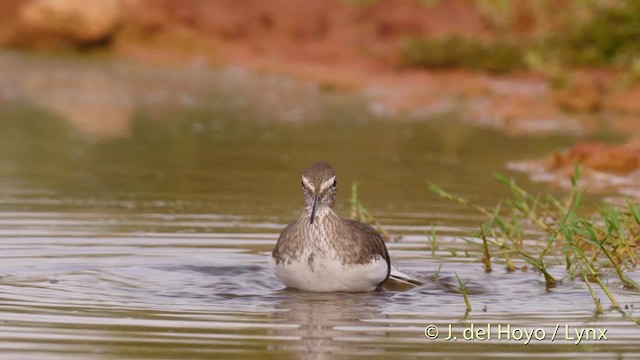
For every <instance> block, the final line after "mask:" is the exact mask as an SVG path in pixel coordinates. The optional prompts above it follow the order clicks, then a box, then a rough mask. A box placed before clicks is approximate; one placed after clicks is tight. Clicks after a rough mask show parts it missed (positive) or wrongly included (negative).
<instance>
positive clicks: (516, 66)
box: [400, 35, 526, 73]
mask: <svg viewBox="0 0 640 360" xmlns="http://www.w3.org/2000/svg"><path fill="white" fill-rule="evenodd" d="M400 55H401V59H402V61H403V63H404V64H406V65H409V66H415V67H425V68H436V69H447V68H464V69H468V70H474V71H486V72H490V73H506V72H511V71H515V70H523V69H526V63H525V58H524V56H523V49H521V48H520V46H519V45H518V44H516V43H514V42H508V41H504V40H492V41H487V42H483V41H480V40H477V39H470V38H466V37H462V36H459V35H451V36H447V37H442V38H423V37H415V38H410V39H407V40H406V41H405V42H404V44H403V46H402V47H401V50H400Z"/></svg>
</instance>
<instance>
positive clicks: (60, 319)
mask: <svg viewBox="0 0 640 360" xmlns="http://www.w3.org/2000/svg"><path fill="white" fill-rule="evenodd" d="M370 108H371V104H368V103H367V102H366V101H365V100H363V99H359V98H358V97H357V96H355V95H353V94H342V93H332V92H323V91H322V89H321V88H318V87H317V86H315V85H313V84H305V83H296V82H293V81H291V80H289V79H286V78H283V77H276V76H269V75H250V74H247V73H244V72H243V71H241V70H239V69H234V68H227V69H222V70H219V71H211V70H207V69H206V67H204V66H203V65H202V64H200V63H198V62H197V61H194V63H192V64H188V65H186V66H184V67H182V68H179V69H175V68H170V69H167V68H160V67H141V66H136V65H132V64H126V63H122V62H113V61H108V60H99V59H98V60H91V61H79V60H72V59H71V60H70V59H66V60H56V59H34V58H25V57H21V56H17V55H13V54H4V55H2V56H0V244H1V246H2V252H1V253H0V257H1V260H0V358H2V359H59V358H63V359H74V358H75V359H143V358H147V359H187V358H189V359H198V358H301V359H309V358H313V359H334V358H351V357H356V356H367V357H371V358H398V357H407V358H420V357H447V358H470V357H478V358H496V357H513V356H524V357H529V358H550V357H552V358H563V357H584V356H585V355H587V354H588V356H592V357H601V358H623V359H627V358H634V357H637V356H638V349H640V329H639V328H638V326H637V325H635V324H634V323H632V322H630V321H629V320H627V319H624V318H622V316H621V315H620V314H619V313H618V312H616V311H613V310H610V309H608V306H609V302H608V300H607V299H606V297H605V296H604V294H602V293H601V292H598V296H599V297H600V298H601V299H602V301H603V304H604V306H605V309H606V311H605V313H604V314H602V315H599V316H596V315H595V314H594V310H595V306H594V304H593V300H592V298H591V296H590V295H589V293H588V291H587V289H586V286H585V284H584V283H583V282H581V281H571V280H568V279H564V281H563V282H562V283H561V284H560V285H558V286H557V287H555V288H551V289H547V288H546V287H545V285H544V280H543V278H542V277H541V276H540V274H538V273H537V272H535V271H533V270H532V269H531V268H529V269H528V271H520V270H519V271H516V272H514V273H507V272H506V271H505V270H504V266H502V265H503V264H500V263H499V262H498V263H497V264H494V267H495V270H494V271H493V272H492V273H489V274H487V273H485V272H483V270H482V265H481V264H480V263H479V262H478V260H479V258H480V257H481V254H480V253H479V252H478V247H477V246H475V245H473V244H470V243H468V242H466V241H464V240H463V238H464V237H466V235H467V233H468V232H469V231H472V230H476V229H477V225H478V224H479V223H480V222H481V221H482V220H483V218H482V217H481V216H480V215H478V214H476V213H474V212H473V211H471V210H468V209H465V208H461V207H460V206H456V205H454V204H451V203H449V202H447V201H445V200H441V199H439V198H437V197H436V196H434V195H432V194H430V193H429V192H428V190H427V186H426V181H430V182H433V183H436V184H439V185H440V186H442V187H444V188H445V189H447V190H449V191H451V192H454V193H456V194H459V195H462V196H464V197H466V198H469V199H471V200H473V201H475V202H477V203H479V204H482V205H487V206H490V205H492V204H494V203H495V202H496V201H497V200H498V199H499V198H501V197H504V196H505V195H506V192H505V189H503V188H502V187H500V186H499V185H498V184H496V183H495V182H494V181H493V180H492V174H493V172H494V171H500V172H503V173H505V174H508V175H510V176H514V177H515V178H516V179H517V180H518V181H519V182H521V183H522V184H523V185H524V186H526V187H528V188H533V189H546V186H548V185H540V184H536V183H530V182H529V181H528V180H527V178H526V176H525V175H522V174H518V173H511V172H510V171H509V170H507V169H506V167H505V164H506V163H507V162H508V161H512V160H519V159H530V158H537V157H540V156H543V155H544V154H546V153H547V152H549V151H550V150H553V149H557V148H558V147H562V146H567V145H569V144H571V143H573V142H574V141H576V139H574V138H572V137H570V136H563V135H553V136H552V135H547V136H536V137H510V136H508V135H505V134H503V133H501V132H498V131H494V130H489V129H482V128H474V127H471V126H469V125H463V124H461V123H459V122H456V121H455V120H456V119H455V115H451V116H445V117H442V118H440V119H413V120H407V119H400V118H390V119H389V118H378V117H376V116H374V115H372V114H371V113H370V112H369V110H368V109H370ZM316 160H325V161H328V162H330V163H331V164H332V165H333V166H334V167H335V168H336V170H337V172H338V179H339V180H338V181H339V188H340V191H339V199H338V206H337V210H338V212H340V213H341V214H343V215H348V212H349V205H348V199H349V194H350V187H351V184H352V182H353V181H355V180H358V181H360V186H359V193H360V199H361V200H362V201H363V202H364V203H365V204H366V205H367V207H368V208H369V209H370V210H371V211H372V212H373V214H374V215H376V216H377V217H378V219H379V220H380V221H381V222H382V223H383V224H384V225H385V227H386V229H387V230H388V231H389V232H390V233H391V234H392V235H394V236H399V237H400V238H399V239H398V240H397V241H394V242H390V243H389V244H388V246H389V249H390V253H391V256H392V257H393V258H394V259H395V261H396V262H397V264H398V266H399V267H400V268H402V269H403V271H405V272H408V273H411V274H413V275H415V276H416V277H418V278H420V279H422V280H424V281H425V282H426V284H425V285H424V286H423V287H420V288H416V289H413V290H411V291H406V292H400V291H382V292H377V293H371V294H314V293H304V292H299V291H294V290H286V289H283V286H282V284H281V283H280V282H279V281H278V280H277V279H276V278H275V277H274V275H273V274H272V273H271V271H270V270H269V268H268V267H267V264H266V258H267V255H268V253H269V252H270V250H271V249H272V248H273V245H274V244H275V241H276V239H277V236H278V234H279V232H280V230H281V229H282V228H283V227H284V226H285V225H286V224H287V223H288V222H291V221H293V220H294V219H295V218H296V217H297V215H298V214H299V211H300V210H301V206H302V194H301V189H300V188H299V179H300V176H301V173H302V171H303V170H304V168H305V167H306V166H307V165H308V164H309V163H311V162H313V161H316ZM552 190H554V189H552ZM554 191H558V190H554ZM432 227H433V228H434V229H435V230H436V231H437V234H438V248H437V249H434V251H433V254H432V249H431V247H430V243H429V241H428V240H427V237H426V236H425V232H430V231H431V228H432ZM519 265H524V264H519ZM438 268H440V269H439V270H437V269H438ZM551 271H552V272H553V273H554V274H556V275H558V276H559V277H562V276H563V275H564V270H563V269H562V267H561V266H555V267H552V269H551ZM455 273H457V274H458V275H459V276H460V277H461V278H462V279H464V280H465V281H466V280H468V281H469V282H468V284H467V288H468V291H469V293H470V295H469V297H470V301H471V305H472V308H473V310H472V311H471V313H469V314H468V316H466V317H465V306H464V301H463V298H462V296H461V295H460V294H459V293H458V292H457V289H458V284H457V280H456V278H455V275H454V274H455ZM630 276H632V277H633V278H635V279H638V278H639V276H638V275H637V274H634V273H630ZM607 282H608V285H609V287H610V288H611V289H612V291H613V292H614V294H615V296H616V299H617V300H618V301H619V302H620V303H621V304H623V305H626V306H628V307H635V308H638V307H640V294H638V293H637V292H633V291H630V290H624V289H623V288H622V287H621V285H620V283H619V281H617V280H616V277H615V276H614V274H610V276H608V277H607ZM596 291H598V290H596ZM472 324H473V326H474V330H476V331H477V329H478V328H482V327H484V328H486V327H487V326H489V327H490V328H491V330H492V338H491V339H484V338H485V337H486V336H484V337H483V336H482V335H481V334H478V333H476V336H475V337H474V339H471V340H465V339H464V335H465V334H466V335H469V333H470V330H469V331H468V332H467V333H465V331H464V330H466V329H470V326H471V325H472ZM428 325H435V326H436V327H437V328H438V330H439V336H438V337H437V339H434V340H430V339H428V338H427V336H425V328H426V327H427V326H428ZM449 326H451V329H452V330H453V334H452V335H453V336H456V337H457V340H455V341H454V340H449V341H447V340H445V338H446V337H447V335H448V330H449ZM498 326H500V329H499V328H498ZM507 326H509V329H508V331H507V330H505V329H507ZM583 328H586V329H593V334H594V335H595V336H599V335H600V332H601V331H605V330H606V332H605V336H606V340H605V339H600V340H593V339H589V340H583V341H581V342H580V344H578V345H576V344H574V343H575V342H576V339H575V338H576V337H577V336H576V335H575V333H574V332H573V331H575V330H578V331H580V329H583ZM499 330H502V333H500V334H499V333H498V332H499ZM567 330H568V331H569V332H568V333H567ZM523 332H529V333H530V334H532V333H533V332H535V334H536V335H537V336H538V337H542V339H536V338H535V337H532V338H531V339H530V340H529V341H528V343H527V340H526V339H527V338H526V336H525V337H523V338H520V337H521V336H522V333H523ZM554 332H556V336H555V339H554V340H551V338H552V336H553V333H554ZM507 334H508V335H507ZM543 335H544V336H543ZM499 336H500V338H498V337H499ZM507 337H508V338H507ZM483 339H484V340H483ZM525 343H526V344H525Z"/></svg>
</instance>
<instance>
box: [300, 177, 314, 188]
mask: <svg viewBox="0 0 640 360" xmlns="http://www.w3.org/2000/svg"><path fill="white" fill-rule="evenodd" d="M302 182H303V183H304V186H306V187H307V188H309V189H313V186H311V183H310V182H309V179H307V177H306V176H304V175H302Z"/></svg>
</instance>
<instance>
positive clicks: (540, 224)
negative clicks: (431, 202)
mask: <svg viewBox="0 0 640 360" xmlns="http://www.w3.org/2000/svg"><path fill="white" fill-rule="evenodd" d="M580 176H581V168H580V167H576V170H575V172H574V174H573V176H572V184H573V188H572V190H571V192H570V193H569V194H568V195H567V197H566V198H564V199H557V198H555V197H553V196H551V195H548V194H542V195H537V196H534V195H532V194H530V193H528V192H527V191H525V190H524V189H522V188H521V187H519V186H518V185H517V184H516V183H515V181H514V180H513V179H508V178H506V177H504V176H502V175H496V180H497V181H499V182H500V183H502V184H505V185H506V186H508V187H509V189H510V190H511V194H512V196H511V198H509V199H507V200H504V201H501V202H499V203H498V204H497V205H496V207H495V208H494V209H493V210H489V209H486V208H483V207H481V206H478V205H475V204H473V203H470V202H468V201H466V200H464V199H462V198H459V197H457V196H455V195H451V194H449V193H447V192H446V191H444V190H442V189H441V188H439V187H438V186H436V185H433V184H430V189H431V191H433V192H435V193H436V194H438V195H440V196H442V197H444V198H447V199H450V200H452V201H455V202H457V203H459V204H462V205H464V206H467V207H470V208H473V209H476V210H478V211H479V212H480V213H482V214H484V215H486V216H487V218H488V220H487V222H486V223H484V224H482V225H481V226H480V231H479V232H478V233H476V234H473V237H474V238H477V239H479V240H481V242H479V243H478V244H479V246H481V247H482V253H483V263H484V266H485V271H487V272H490V271H491V270H492V264H491V257H492V254H493V256H502V257H503V258H504V260H505V263H506V267H507V270H509V271H514V270H516V269H517V267H516V266H515V264H514V261H513V259H521V260H523V261H525V262H527V263H528V264H530V265H531V266H533V267H535V268H536V269H537V270H539V271H540V273H542V274H543V276H544V279H545V281H546V284H547V286H548V287H553V286H555V285H556V284H557V283H558V282H559V281H561V280H562V279H558V278H556V277H555V276H553V275H552V274H551V273H550V272H549V271H548V266H549V265H550V264H553V265H557V264H559V263H561V264H563V265H564V266H565V268H566V270H567V271H566V275H565V276H564V277H568V278H570V279H572V280H573V279H575V278H576V273H577V274H580V275H582V276H581V278H582V279H584V281H585V282H586V283H587V285H588V288H589V291H590V293H591V295H592V297H593V299H594V302H595V303H596V311H599V312H601V311H602V307H601V304H600V299H598V298H597V296H596V293H595V292H594V291H593V289H592V287H591V283H596V284H597V285H598V286H599V287H600V288H601V289H602V290H603V292H604V293H605V294H606V296H607V297H608V298H609V300H610V302H611V305H612V307H613V308H615V309H616V310H618V311H620V312H621V313H622V314H624V315H625V316H626V317H628V318H631V319H632V320H633V321H635V322H637V323H638V324H640V319H636V318H632V317H631V315H629V314H627V313H626V312H625V311H624V309H623V308H622V307H621V306H620V305H619V304H618V302H617V301H616V299H615V298H614V296H613V295H612V293H611V292H610V291H609V289H608V287H607V285H606V284H605V282H604V281H602V274H603V271H604V270H605V269H607V268H610V269H613V270H614V271H615V273H616V275H617V277H618V278H619V279H620V282H621V284H622V286H623V287H624V288H627V289H633V290H640V284H638V283H637V282H635V281H634V280H633V279H631V278H629V277H628V276H627V275H626V274H625V271H628V270H631V269H633V268H635V267H636V266H637V259H638V255H637V254H636V252H635V249H636V247H637V246H638V244H639V243H640V205H636V204H633V203H632V202H630V201H628V202H627V203H626V206H624V207H621V206H613V205H607V206H603V207H602V208H601V209H600V210H599V211H598V212H597V213H596V214H594V215H589V216H583V215H581V214H580V207H581V204H582V202H583V199H584V196H585V191H584V190H581V189H580V188H579V186H578V181H579V179H580ZM526 231H528V234H527V235H525V232H526ZM532 232H534V233H537V234H541V235H540V239H539V240H540V241H537V242H533V243H532V242H525V239H531V236H532V235H530V234H531V233H532ZM527 236H528V237H529V238H526V237H527Z"/></svg>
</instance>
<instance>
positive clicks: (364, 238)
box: [272, 162, 391, 284]
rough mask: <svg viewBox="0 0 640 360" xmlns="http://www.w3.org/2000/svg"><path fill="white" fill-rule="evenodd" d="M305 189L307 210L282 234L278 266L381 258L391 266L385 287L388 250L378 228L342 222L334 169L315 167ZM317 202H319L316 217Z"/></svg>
mask: <svg viewBox="0 0 640 360" xmlns="http://www.w3.org/2000/svg"><path fill="white" fill-rule="evenodd" d="M302 188H303V191H304V195H305V209H304V211H303V212H302V214H301V215H300V218H299V219H298V220H297V221H295V222H294V223H291V224H289V225H288V226H287V227H286V228H285V229H284V230H283V231H282V233H281V234H280V237H279V238H278V242H277V243H276V246H275V248H274V249H273V252H272V257H273V260H274V261H275V263H276V264H282V263H287V264H291V262H297V261H301V260H302V259H301V258H302V257H306V259H304V261H306V262H308V264H309V266H310V267H311V268H312V269H313V266H314V263H315V262H316V261H318V260H319V259H322V258H327V257H332V258H336V259H339V260H340V262H341V263H342V264H343V265H350V264H354V265H355V264H368V263H371V262H372V261H374V260H375V259H376V258H380V257H381V258H382V259H384V261H386V263H387V276H386V277H385V278H384V279H383V280H382V281H381V282H380V284H382V283H383V282H384V281H385V280H386V279H387V278H388V277H389V272H390V269H391V261H390V259H389V253H388V251H387V247H386V245H385V243H384V240H383V239H382V236H381V235H380V234H379V233H378V232H377V231H376V230H375V229H374V228H372V227H371V226H369V225H367V224H364V223H361V222H358V221H355V220H352V219H346V218H342V217H340V216H338V215H337V214H336V213H335V212H334V211H333V209H332V207H333V204H334V202H335V198H336V192H337V182H336V181H335V171H334V170H333V168H332V167H331V166H330V165H329V164H327V163H323V162H317V163H314V164H313V165H311V166H310V167H309V168H307V169H306V170H305V172H304V175H303V177H302ZM314 202H317V212H316V213H315V214H314ZM312 214H314V215H315V216H313V219H312ZM336 276H340V274H336Z"/></svg>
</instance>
